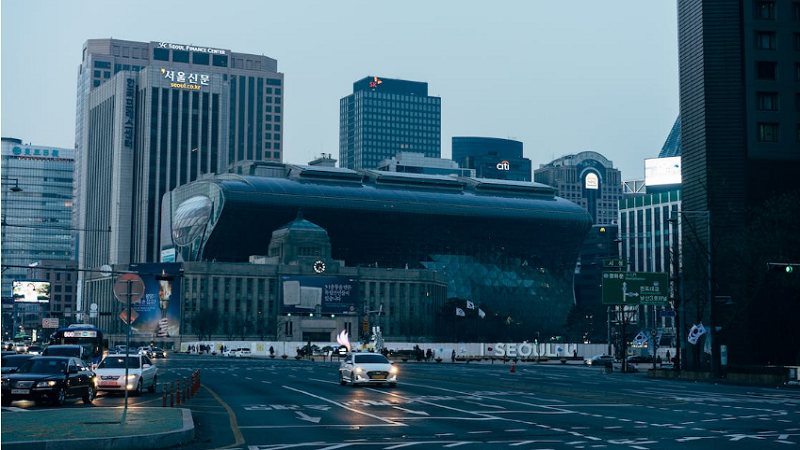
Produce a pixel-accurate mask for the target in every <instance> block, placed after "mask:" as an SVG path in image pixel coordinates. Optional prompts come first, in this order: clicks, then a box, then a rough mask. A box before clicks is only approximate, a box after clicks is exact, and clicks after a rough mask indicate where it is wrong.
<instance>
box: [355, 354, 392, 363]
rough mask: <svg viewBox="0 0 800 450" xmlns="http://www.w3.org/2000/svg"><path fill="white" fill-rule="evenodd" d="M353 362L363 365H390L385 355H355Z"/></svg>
mask: <svg viewBox="0 0 800 450" xmlns="http://www.w3.org/2000/svg"><path fill="white" fill-rule="evenodd" d="M353 362H354V363H361V364H388V363H389V360H388V359H386V357H385V356H383V355H353Z"/></svg>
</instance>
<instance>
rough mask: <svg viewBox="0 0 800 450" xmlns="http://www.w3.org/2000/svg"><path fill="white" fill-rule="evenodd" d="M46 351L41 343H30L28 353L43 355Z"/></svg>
mask: <svg viewBox="0 0 800 450" xmlns="http://www.w3.org/2000/svg"><path fill="white" fill-rule="evenodd" d="M43 351H44V348H43V347H42V346H41V345H30V346H28V351H27V353H28V354H29V355H41V354H42V352H43Z"/></svg>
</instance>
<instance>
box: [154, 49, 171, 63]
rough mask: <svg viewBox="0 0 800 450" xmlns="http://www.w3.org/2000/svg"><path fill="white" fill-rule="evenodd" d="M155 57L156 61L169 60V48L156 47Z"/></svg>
mask: <svg viewBox="0 0 800 450" xmlns="http://www.w3.org/2000/svg"><path fill="white" fill-rule="evenodd" d="M153 59H155V60H156V61H169V50H167V49H165V48H154V49H153Z"/></svg>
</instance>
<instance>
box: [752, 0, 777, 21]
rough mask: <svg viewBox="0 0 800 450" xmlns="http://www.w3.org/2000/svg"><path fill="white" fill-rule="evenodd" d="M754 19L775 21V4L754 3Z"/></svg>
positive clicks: (770, 2) (765, 2)
mask: <svg viewBox="0 0 800 450" xmlns="http://www.w3.org/2000/svg"><path fill="white" fill-rule="evenodd" d="M756 19H769V20H774V19H775V2H772V1H769V2H767V1H756Z"/></svg>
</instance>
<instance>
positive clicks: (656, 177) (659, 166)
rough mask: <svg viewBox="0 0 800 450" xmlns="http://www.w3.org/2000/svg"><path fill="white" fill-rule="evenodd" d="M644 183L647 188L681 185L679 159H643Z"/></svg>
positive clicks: (675, 157)
mask: <svg viewBox="0 0 800 450" xmlns="http://www.w3.org/2000/svg"><path fill="white" fill-rule="evenodd" d="M644 183H645V184H646V185H647V186H660V185H665V184H681V157H680V156H674V157H671V158H651V159H645V160H644Z"/></svg>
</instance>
